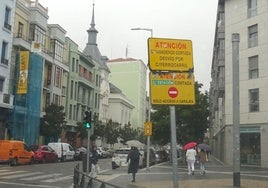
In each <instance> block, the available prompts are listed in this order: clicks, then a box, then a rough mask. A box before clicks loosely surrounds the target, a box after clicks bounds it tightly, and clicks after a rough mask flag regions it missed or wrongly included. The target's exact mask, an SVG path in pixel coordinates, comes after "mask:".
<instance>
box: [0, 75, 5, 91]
mask: <svg viewBox="0 0 268 188" xmlns="http://www.w3.org/2000/svg"><path fill="white" fill-rule="evenodd" d="M4 82H5V79H4V78H0V92H3V91H4Z"/></svg>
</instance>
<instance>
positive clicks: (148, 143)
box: [131, 27, 153, 171]
mask: <svg viewBox="0 0 268 188" xmlns="http://www.w3.org/2000/svg"><path fill="white" fill-rule="evenodd" d="M131 30H134V31H137V30H142V31H149V32H150V33H151V37H153V29H150V28H140V27H136V28H131ZM148 77H149V75H148ZM149 88H150V87H149ZM148 108H149V109H148V111H149V112H148V122H150V121H151V99H150V96H149V107H148ZM146 157H147V160H146V170H147V171H148V170H149V162H150V136H147V156H146Z"/></svg>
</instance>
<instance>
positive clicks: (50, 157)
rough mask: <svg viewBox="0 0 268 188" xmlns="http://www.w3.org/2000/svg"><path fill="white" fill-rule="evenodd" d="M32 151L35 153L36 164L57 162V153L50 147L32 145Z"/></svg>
mask: <svg viewBox="0 0 268 188" xmlns="http://www.w3.org/2000/svg"><path fill="white" fill-rule="evenodd" d="M30 149H31V150H32V151H33V152H34V160H35V161H36V162H42V163H45V162H57V161H58V155H57V153H56V152H55V151H54V150H53V149H52V148H51V147H49V146H48V145H41V146H38V145H32V146H30Z"/></svg>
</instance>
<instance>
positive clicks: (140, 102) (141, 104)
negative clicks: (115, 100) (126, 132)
mask: <svg viewBox="0 0 268 188" xmlns="http://www.w3.org/2000/svg"><path fill="white" fill-rule="evenodd" d="M107 64H108V67H109V68H110V70H111V74H110V75H109V80H110V82H111V83H112V84H114V85H115V86H116V87H118V88H120V89H121V90H122V92H123V93H124V94H125V95H126V96H127V98H129V99H130V100H131V101H132V103H133V105H134V107H135V108H134V109H133V112H132V116H131V121H130V124H131V125H132V126H133V128H135V129H142V128H143V125H144V122H145V121H146V119H147V117H146V108H147V102H146V70H147V68H146V66H145V64H144V63H143V62H142V61H141V60H137V59H132V58H128V59H121V58H119V59H114V60H109V61H108V62H107Z"/></svg>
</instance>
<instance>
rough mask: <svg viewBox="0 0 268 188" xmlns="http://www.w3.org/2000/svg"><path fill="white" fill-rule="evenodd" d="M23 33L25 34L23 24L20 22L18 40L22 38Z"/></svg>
mask: <svg viewBox="0 0 268 188" xmlns="http://www.w3.org/2000/svg"><path fill="white" fill-rule="evenodd" d="M22 32H23V24H22V23H21V22H19V26H18V36H17V37H18V38H22Z"/></svg>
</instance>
